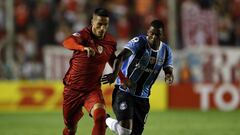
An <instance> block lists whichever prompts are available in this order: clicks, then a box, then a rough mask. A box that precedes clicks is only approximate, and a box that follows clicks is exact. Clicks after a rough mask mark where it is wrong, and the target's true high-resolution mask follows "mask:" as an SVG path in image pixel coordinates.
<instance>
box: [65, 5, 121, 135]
mask: <svg viewBox="0 0 240 135" xmlns="http://www.w3.org/2000/svg"><path fill="white" fill-rule="evenodd" d="M108 25H109V13H108V11H107V10H106V9H103V8H98V9H96V10H95V11H94V13H93V16H92V20H91V25H90V26H88V27H86V28H84V29H83V30H81V31H79V32H77V33H74V34H72V35H71V36H70V37H68V38H66V39H65V40H64V41H63V46H64V47H65V48H67V49H70V50H73V55H72V58H71V60H70V67H69V69H68V71H67V73H66V75H65V77H64V79H63V83H64V92H63V116H64V124H65V128H64V130H63V135H75V133H76V130H77V123H78V121H79V120H80V119H81V117H82V116H83V112H82V107H85V109H86V110H87V111H88V113H89V114H90V116H92V118H93V119H94V127H93V129H92V135H105V131H106V125H105V119H106V112H105V103H104V98H103V95H102V91H101V82H100V79H101V76H102V73H103V70H104V67H105V64H106V63H107V62H109V64H110V65H113V62H114V59H115V54H114V53H115V51H116V44H117V43H116V41H115V39H114V38H113V37H112V36H111V35H110V34H108V33H107V32H106V31H107V28H108Z"/></svg>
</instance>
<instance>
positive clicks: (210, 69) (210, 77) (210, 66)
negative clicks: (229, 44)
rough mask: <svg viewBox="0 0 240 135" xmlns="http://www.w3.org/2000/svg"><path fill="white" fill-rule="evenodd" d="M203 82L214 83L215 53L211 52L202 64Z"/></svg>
mask: <svg viewBox="0 0 240 135" xmlns="http://www.w3.org/2000/svg"><path fill="white" fill-rule="evenodd" d="M202 73H203V83H214V74H215V67H214V55H213V54H209V55H208V56H207V59H206V61H205V62H203V64H202Z"/></svg>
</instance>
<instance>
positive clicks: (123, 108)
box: [119, 101, 127, 110]
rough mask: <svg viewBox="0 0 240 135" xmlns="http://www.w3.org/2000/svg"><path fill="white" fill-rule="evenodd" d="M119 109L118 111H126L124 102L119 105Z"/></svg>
mask: <svg viewBox="0 0 240 135" xmlns="http://www.w3.org/2000/svg"><path fill="white" fill-rule="evenodd" d="M119 109H120V110H126V109H127V103H126V102H125V101H123V102H122V103H120V106H119Z"/></svg>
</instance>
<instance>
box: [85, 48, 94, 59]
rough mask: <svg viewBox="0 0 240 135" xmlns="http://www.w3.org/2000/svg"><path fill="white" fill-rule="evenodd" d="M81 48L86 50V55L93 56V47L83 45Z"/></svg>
mask: <svg viewBox="0 0 240 135" xmlns="http://www.w3.org/2000/svg"><path fill="white" fill-rule="evenodd" d="M83 50H84V51H86V52H87V56H88V57H90V56H95V51H94V49H93V48H91V47H84V49H83Z"/></svg>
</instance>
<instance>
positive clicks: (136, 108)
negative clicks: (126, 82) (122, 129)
mask: <svg viewBox="0 0 240 135" xmlns="http://www.w3.org/2000/svg"><path fill="white" fill-rule="evenodd" d="M118 87H119V86H115V89H114V90H113V96H112V107H113V111H114V113H115V115H116V118H117V120H118V121H122V120H127V119H133V130H132V135H141V134H142V132H143V129H144V124H145V122H146V120H147V115H148V112H149V109H150V105H149V99H146V98H139V97H135V96H132V95H130V94H129V93H127V92H124V91H120V90H119V88H118Z"/></svg>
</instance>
